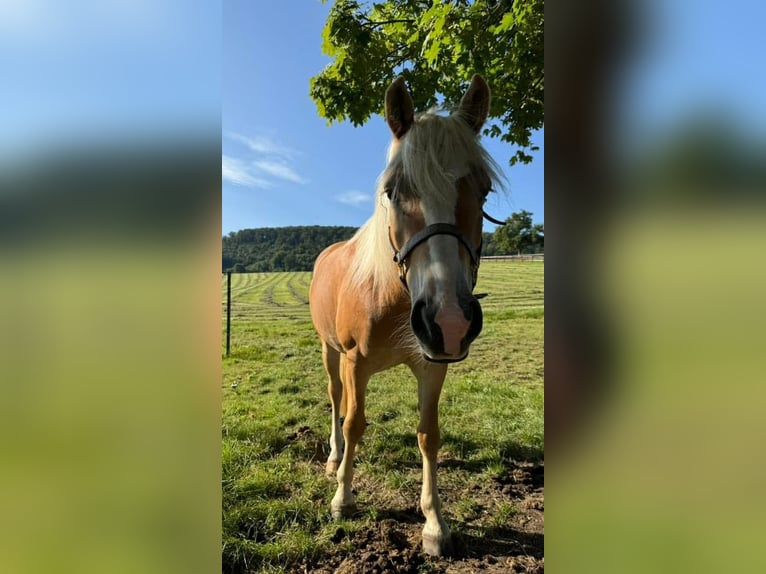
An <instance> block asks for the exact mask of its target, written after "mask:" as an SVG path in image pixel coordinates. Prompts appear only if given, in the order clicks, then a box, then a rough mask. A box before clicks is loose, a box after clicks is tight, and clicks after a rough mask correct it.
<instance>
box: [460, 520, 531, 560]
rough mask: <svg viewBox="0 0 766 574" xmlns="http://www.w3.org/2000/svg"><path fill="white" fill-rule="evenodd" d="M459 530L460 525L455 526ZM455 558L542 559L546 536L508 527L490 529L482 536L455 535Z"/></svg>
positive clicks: (461, 533)
mask: <svg viewBox="0 0 766 574" xmlns="http://www.w3.org/2000/svg"><path fill="white" fill-rule="evenodd" d="M455 526H457V527H458V528H459V527H460V526H461V525H460V524H455ZM454 543H455V556H454V557H455V558H486V557H487V556H517V555H519V554H523V555H526V556H532V557H533V558H537V559H540V558H542V557H543V556H544V554H545V536H544V535H543V534H538V533H535V532H521V531H519V530H516V529H514V528H510V527H508V526H501V527H496V528H491V529H488V530H487V531H486V532H485V533H484V534H483V535H482V536H474V535H472V534H467V533H463V532H456V533H455V541H454Z"/></svg>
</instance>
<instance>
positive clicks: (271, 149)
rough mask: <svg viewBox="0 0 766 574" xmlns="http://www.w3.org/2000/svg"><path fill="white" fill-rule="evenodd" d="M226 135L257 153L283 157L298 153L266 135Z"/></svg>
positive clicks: (293, 155) (290, 156) (229, 133)
mask: <svg viewBox="0 0 766 574" xmlns="http://www.w3.org/2000/svg"><path fill="white" fill-rule="evenodd" d="M226 135H227V137H229V138H231V139H233V140H235V141H238V142H240V143H241V144H244V145H245V146H246V147H247V148H249V149H250V150H251V151H254V152H256V153H259V154H265V155H276V156H280V157H283V158H293V157H295V156H296V155H298V152H297V151H295V150H294V149H292V148H289V147H286V146H283V145H281V144H278V143H277V142H275V141H274V140H272V139H270V138H268V137H266V136H254V137H249V136H244V135H242V134H238V133H234V132H226Z"/></svg>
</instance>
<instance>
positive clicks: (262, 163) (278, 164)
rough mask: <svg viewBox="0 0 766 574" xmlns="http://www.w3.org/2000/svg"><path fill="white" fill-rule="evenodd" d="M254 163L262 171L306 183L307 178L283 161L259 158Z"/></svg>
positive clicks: (280, 177)
mask: <svg viewBox="0 0 766 574" xmlns="http://www.w3.org/2000/svg"><path fill="white" fill-rule="evenodd" d="M253 165H254V166H255V167H256V168H258V169H259V170H261V171H264V172H266V173H268V174H269V175H271V176H274V177H277V178H279V179H285V180H287V181H292V182H295V183H306V180H305V179H303V178H302V177H301V176H300V175H298V174H297V173H296V172H295V170H294V169H293V168H291V167H290V166H289V165H287V164H286V163H284V162H282V161H272V160H258V161H254V162H253Z"/></svg>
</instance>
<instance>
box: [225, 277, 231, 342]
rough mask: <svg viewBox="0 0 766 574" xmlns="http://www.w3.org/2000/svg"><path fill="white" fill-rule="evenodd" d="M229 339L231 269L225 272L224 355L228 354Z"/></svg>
mask: <svg viewBox="0 0 766 574" xmlns="http://www.w3.org/2000/svg"><path fill="white" fill-rule="evenodd" d="M230 341H231V271H227V272H226V356H227V357H228V356H229V342H230Z"/></svg>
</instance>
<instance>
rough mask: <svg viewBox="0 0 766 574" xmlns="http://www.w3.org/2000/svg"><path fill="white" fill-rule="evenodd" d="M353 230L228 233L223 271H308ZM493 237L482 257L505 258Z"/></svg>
mask: <svg viewBox="0 0 766 574" xmlns="http://www.w3.org/2000/svg"><path fill="white" fill-rule="evenodd" d="M356 229H357V228H356V227H340V226H333V227H326V226H319V225H312V226H300V227H261V228H256V229H243V230H241V231H236V232H234V231H233V232H231V233H229V235H227V236H225V237H224V238H223V271H234V272H239V273H244V272H260V271H311V270H312V269H313V267H314V260H316V258H317V256H318V255H319V253H320V252H321V251H322V250H323V249H324V248H325V247H327V246H328V245H331V244H333V243H336V242H338V241H344V240H346V239H349V238H350V237H351V236H352V235H353V234H354V233H355V232H356ZM506 253H510V252H507V251H503V252H501V251H499V249H498V246H497V245H496V244H495V242H494V240H493V235H492V233H484V245H483V248H482V254H483V255H505V254H506Z"/></svg>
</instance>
